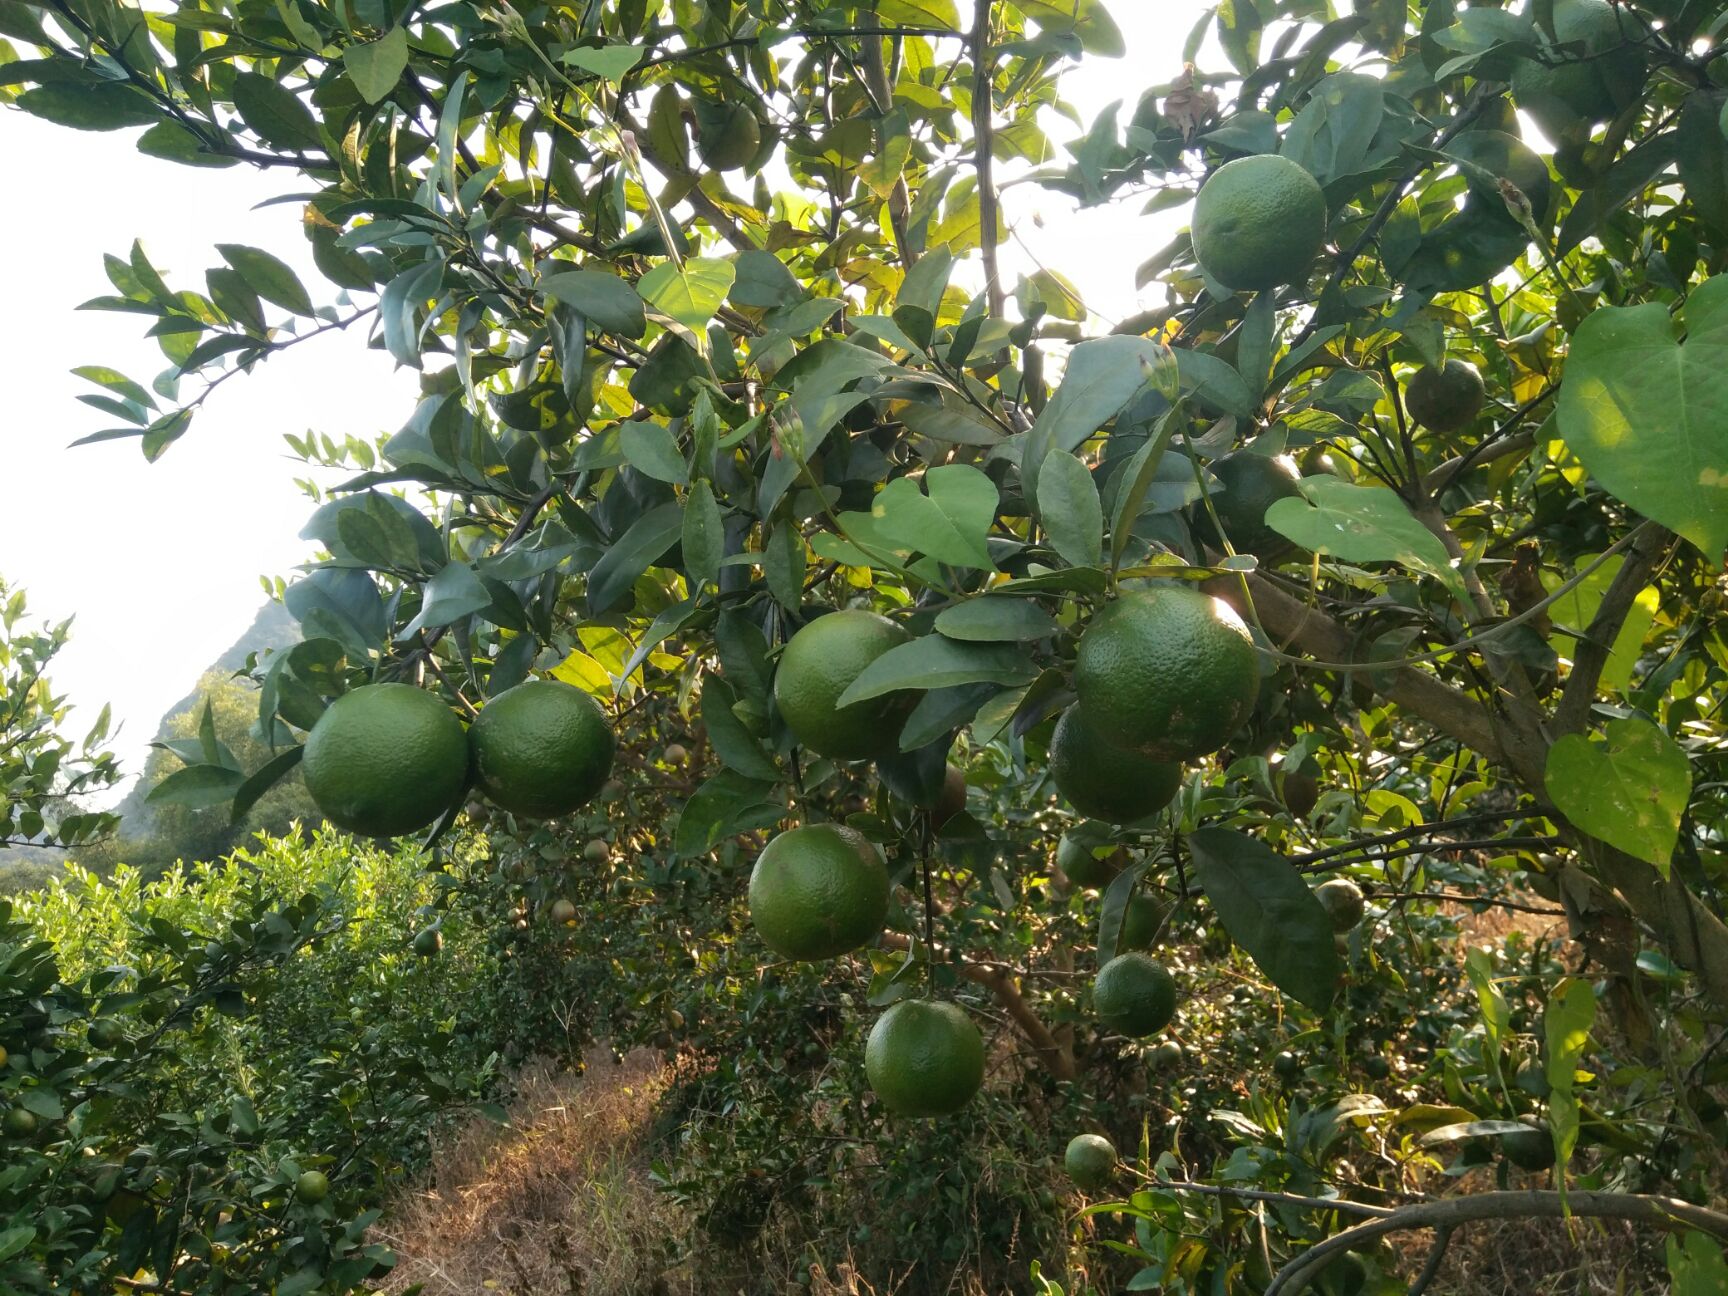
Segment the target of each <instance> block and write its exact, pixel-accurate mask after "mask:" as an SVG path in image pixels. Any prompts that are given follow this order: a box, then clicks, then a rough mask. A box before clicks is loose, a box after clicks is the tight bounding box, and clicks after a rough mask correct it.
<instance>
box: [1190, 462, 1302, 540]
mask: <svg viewBox="0 0 1728 1296" xmlns="http://www.w3.org/2000/svg"><path fill="white" fill-rule="evenodd" d="M1212 476H1213V477H1214V478H1215V479H1216V480H1217V482H1218V484H1219V485H1220V486H1222V487H1223V488H1224V489H1223V490H1222V491H1216V492H1213V493H1212V495H1211V500H1212V508H1213V509H1214V510H1216V511H1217V514H1218V521H1219V522H1220V523H1221V524H1223V527H1224V534H1225V535H1226V536H1228V537H1230V547H1231V548H1232V549H1234V550H1235V551H1236V552H1237V553H1247V554H1255V555H1257V556H1259V557H1262V558H1266V557H1270V556H1272V555H1274V554H1277V553H1278V552H1279V551H1281V550H1283V549H1286V548H1288V547H1289V544H1290V542H1289V541H1288V540H1286V539H1285V538H1284V537H1283V536H1282V535H1280V534H1279V533H1278V532H1276V531H1274V530H1273V529H1272V528H1271V527H1269V526H1267V525H1266V510H1267V509H1269V508H1271V507H1272V505H1273V504H1275V503H1277V502H1278V501H1279V500H1281V499H1299V498H1301V495H1302V492H1301V491H1299V490H1298V489H1297V488H1296V483H1297V481H1298V480H1299V479H1300V477H1301V473H1300V472H1299V471H1298V470H1297V468H1296V461H1295V460H1294V459H1292V458H1291V457H1290V456H1289V455H1263V454H1255V453H1254V452H1253V451H1252V450H1238V451H1236V453H1234V454H1227V455H1225V456H1224V457H1223V458H1222V459H1218V460H1215V461H1214V462H1213V464H1212ZM1194 526H1195V530H1196V531H1197V532H1198V533H1199V535H1200V537H1201V539H1202V540H1204V541H1205V542H1206V543H1207V544H1209V545H1211V546H1213V547H1214V548H1222V545H1221V544H1220V543H1219V539H1218V528H1217V527H1216V526H1214V525H1213V524H1212V514H1211V513H1210V512H1208V511H1207V509H1206V505H1205V503H1204V502H1202V503H1199V504H1196V505H1195V506H1194Z"/></svg>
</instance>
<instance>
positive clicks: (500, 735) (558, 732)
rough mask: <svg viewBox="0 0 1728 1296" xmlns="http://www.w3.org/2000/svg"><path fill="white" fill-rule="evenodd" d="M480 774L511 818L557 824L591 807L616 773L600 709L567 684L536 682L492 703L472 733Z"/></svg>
mask: <svg viewBox="0 0 1728 1296" xmlns="http://www.w3.org/2000/svg"><path fill="white" fill-rule="evenodd" d="M468 745H469V747H470V748H471V749H472V751H473V753H474V775H475V778H476V779H478V781H479V783H480V789H481V791H483V792H484V793H485V794H486V795H487V796H488V797H490V798H491V800H492V802H493V803H494V804H495V805H497V806H499V807H501V808H502V809H505V810H508V811H509V812H510V813H511V814H515V815H522V816H524V817H526V818H530V819H552V818H555V817H557V816H558V815H563V814H569V813H570V812H571V811H572V810H578V809H580V808H581V807H582V806H585V805H587V804H588V802H589V801H591V800H592V799H593V797H594V794H595V793H596V792H598V791H599V790H600V787H601V785H602V784H603V783H605V782H606V779H607V777H608V776H609V775H610V774H611V773H612V755H613V751H614V748H615V743H614V741H613V738H612V729H611V726H610V725H608V724H607V723H606V715H605V713H604V712H603V711H601V710H600V707H599V705H598V704H597V703H596V702H595V701H594V699H593V698H591V697H589V696H588V695H587V694H586V693H584V692H583V691H582V690H581V689H579V688H575V687H573V686H572V685H569V684H565V683H563V682H562V681H561V680H529V681H527V682H526V683H523V684H518V685H517V686H516V687H515V688H512V689H506V690H505V691H504V692H502V693H500V694H499V695H498V696H497V697H495V698H493V699H492V700H491V701H490V702H488V703H487V704H486V705H485V706H484V707H483V708H482V709H481V711H480V718H479V719H477V720H475V721H474V723H473V725H472V726H471V727H470V728H469V730H468Z"/></svg>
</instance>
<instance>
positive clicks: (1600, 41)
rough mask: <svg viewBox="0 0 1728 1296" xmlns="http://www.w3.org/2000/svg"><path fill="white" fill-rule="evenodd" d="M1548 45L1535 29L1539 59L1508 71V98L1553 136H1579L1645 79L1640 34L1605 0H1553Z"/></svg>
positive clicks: (1635, 94)
mask: <svg viewBox="0 0 1728 1296" xmlns="http://www.w3.org/2000/svg"><path fill="white" fill-rule="evenodd" d="M1554 34H1555V36H1557V37H1558V38H1559V40H1560V43H1561V44H1562V45H1569V46H1573V47H1574V48H1572V49H1566V50H1563V49H1557V48H1555V47H1553V46H1552V45H1551V44H1550V43H1549V42H1548V40H1547V37H1546V36H1545V35H1543V34H1542V32H1541V30H1540V28H1538V29H1537V38H1536V39H1537V44H1538V45H1539V46H1540V47H1541V49H1542V55H1543V57H1542V59H1525V60H1523V61H1521V62H1520V63H1519V64H1518V66H1517V67H1515V68H1514V69H1513V70H1512V97H1513V98H1514V99H1515V100H1516V101H1517V103H1518V106H1519V107H1520V108H1522V109H1523V110H1524V111H1525V112H1527V113H1529V114H1530V116H1531V117H1533V118H1535V120H1536V124H1537V125H1538V126H1540V127H1541V128H1542V133H1543V134H1544V135H1547V136H1548V137H1549V138H1550V139H1552V140H1555V141H1557V142H1558V141H1562V140H1567V139H1578V138H1582V137H1584V136H1587V135H1588V134H1589V128H1590V127H1591V126H1593V125H1595V124H1596V123H1597V122H1603V121H1606V120H1608V118H1610V117H1612V116H1613V115H1614V114H1615V112H1616V111H1617V110H1618V109H1620V108H1622V107H1625V106H1626V105H1627V104H1629V103H1631V102H1632V101H1633V100H1635V99H1636V98H1637V97H1638V96H1639V93H1640V91H1641V90H1642V88H1643V84H1644V68H1645V65H1644V57H1643V55H1642V54H1641V53H1640V52H1639V51H1638V49H1637V47H1636V46H1635V45H1634V44H1633V42H1634V41H1635V40H1636V39H1637V38H1638V36H1639V35H1640V33H1639V32H1638V30H1637V24H1636V23H1635V22H1634V21H1633V20H1632V19H1630V18H1628V19H1626V20H1625V25H1624V30H1623V29H1622V20H1621V17H1620V15H1619V14H1617V13H1616V12H1615V10H1614V7H1613V6H1612V5H1610V4H1608V3H1607V0H1555V3H1554Z"/></svg>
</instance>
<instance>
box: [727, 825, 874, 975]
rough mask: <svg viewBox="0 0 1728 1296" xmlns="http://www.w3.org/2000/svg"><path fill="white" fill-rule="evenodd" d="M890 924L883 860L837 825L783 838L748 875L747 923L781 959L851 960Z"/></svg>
mask: <svg viewBox="0 0 1728 1296" xmlns="http://www.w3.org/2000/svg"><path fill="white" fill-rule="evenodd" d="M887 920H888V868H887V866H886V865H885V864H884V863H883V862H882V853H881V852H880V851H878V850H877V849H876V847H875V845H874V844H873V843H872V842H871V841H870V840H869V838H867V837H865V836H864V834H862V833H860V832H857V831H856V830H854V829H851V828H847V827H845V826H844V825H842V824H806V825H804V826H803V827H802V828H793V829H790V830H789V831H787V832H783V833H781V834H780V835H779V836H778V837H776V838H774V840H773V841H771V842H769V843H768V845H767V846H765V847H764V848H763V850H762V853H761V854H760V855H758V856H757V857H756V865H755V867H754V868H753V869H751V871H750V921H751V922H752V923H754V924H755V927H756V933H757V935H759V936H761V937H762V942H763V944H765V945H767V946H768V948H769V949H771V950H773V951H774V952H775V953H776V954H779V955H780V956H781V957H782V958H789V959H825V958H835V957H837V956H839V955H841V954H848V953H850V952H851V951H853V950H855V949H858V948H860V947H861V946H864V945H867V944H869V943H870V942H871V941H873V940H875V939H876V937H878V936H880V935H881V934H882V925H883V923H885V922H886V921H887Z"/></svg>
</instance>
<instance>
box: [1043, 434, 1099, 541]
mask: <svg viewBox="0 0 1728 1296" xmlns="http://www.w3.org/2000/svg"><path fill="white" fill-rule="evenodd" d="M1038 520H1039V522H1040V523H1041V524H1042V525H1043V527H1044V533H1045V534H1046V535H1047V536H1049V537H1050V546H1051V548H1053V549H1055V550H1056V552H1057V553H1059V554H1061V555H1062V557H1063V558H1064V559H1066V560H1067V562H1068V563H1069V565H1070V566H1073V567H1096V566H1097V565H1098V564H1099V563H1100V562H1101V561H1103V558H1104V506H1103V505H1102V504H1100V503H1099V501H1098V484H1097V483H1096V482H1095V481H1093V480H1092V474H1091V472H1089V471H1088V470H1087V468H1086V465H1085V464H1083V463H1081V462H1080V460H1079V459H1077V458H1075V457H1074V456H1073V455H1071V454H1069V453H1068V452H1067V451H1066V450H1053V451H1051V452H1050V454H1049V455H1047V456H1046V457H1045V459H1044V465H1043V470H1042V471H1041V472H1040V473H1039V474H1038Z"/></svg>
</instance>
